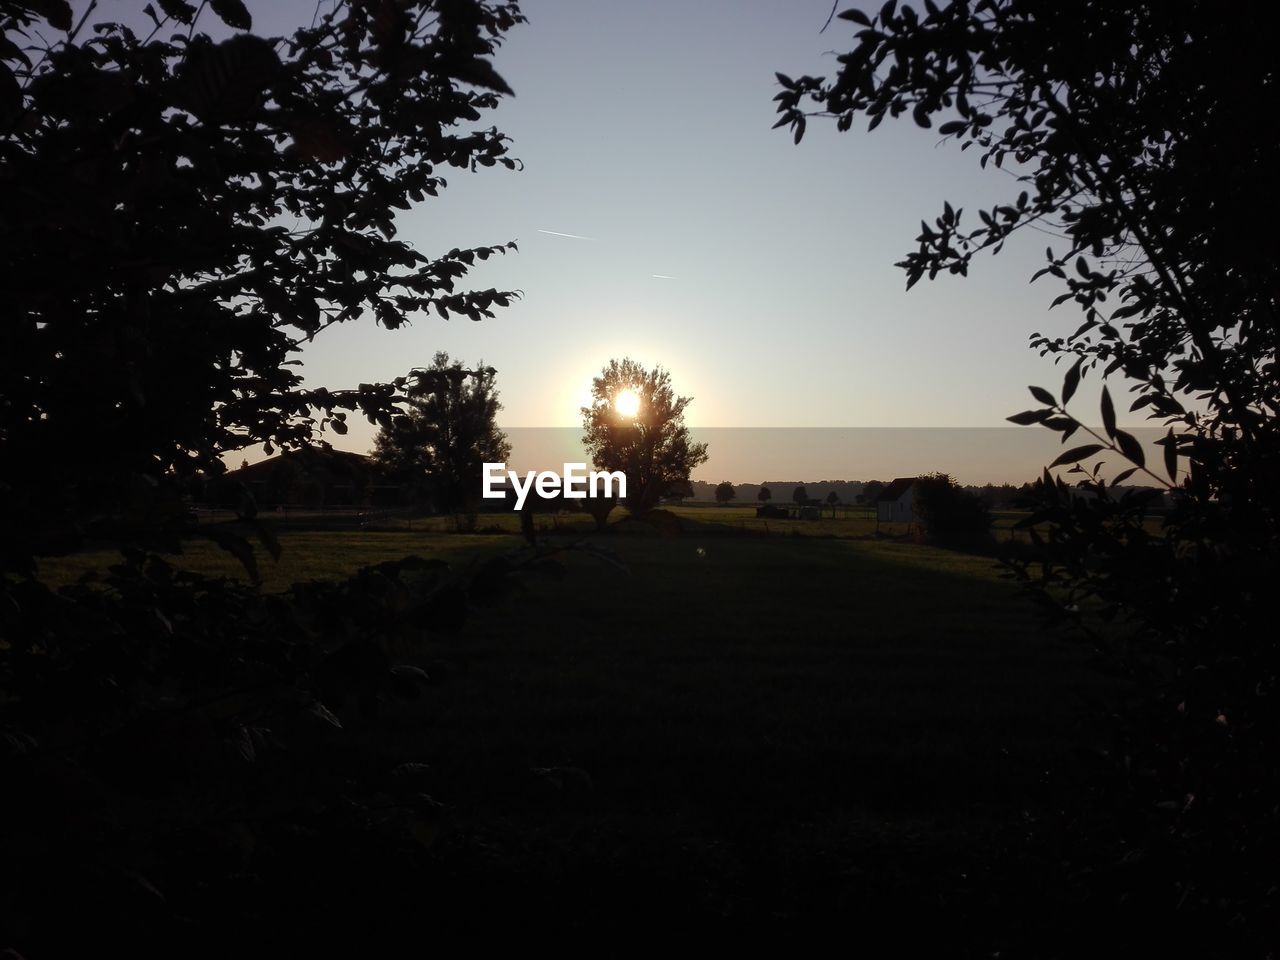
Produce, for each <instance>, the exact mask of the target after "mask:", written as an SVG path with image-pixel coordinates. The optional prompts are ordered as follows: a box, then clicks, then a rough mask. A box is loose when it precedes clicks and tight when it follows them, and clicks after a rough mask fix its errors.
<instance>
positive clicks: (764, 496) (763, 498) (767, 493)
mask: <svg viewBox="0 0 1280 960" xmlns="http://www.w3.org/2000/svg"><path fill="white" fill-rule="evenodd" d="M756 499H757V500H759V501H760V502H761V503H768V502H769V501H770V500H772V499H773V491H771V490H770V489H769V488H768V487H765V486H761V487H760V492H759V493H757V494H756Z"/></svg>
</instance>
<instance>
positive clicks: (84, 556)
mask: <svg viewBox="0 0 1280 960" xmlns="http://www.w3.org/2000/svg"><path fill="white" fill-rule="evenodd" d="M279 540H280V545H281V548H282V551H281V554H280V559H279V561H275V560H272V559H271V557H270V556H269V555H268V554H267V553H266V551H265V550H264V549H263V548H262V546H261V545H260V544H255V551H254V552H255V554H256V556H257V560H258V566H259V570H260V572H261V575H262V587H263V589H264V590H267V591H279V590H286V589H288V588H289V587H290V586H292V585H293V584H294V583H298V582H302V581H306V580H334V579H339V578H341V577H344V576H348V575H350V574H353V573H355V572H356V571H357V570H359V569H360V568H361V567H367V566H370V565H372V564H375V563H382V562H383V561H385V560H398V559H400V558H401V557H405V556H408V555H410V554H416V555H418V556H421V557H432V558H439V559H441V560H446V561H449V562H451V563H459V562H466V561H467V560H469V559H471V558H472V557H475V556H479V555H482V554H486V553H489V552H492V551H493V550H494V549H495V548H501V546H502V542H499V541H498V540H495V538H494V537H489V536H482V535H473V536H468V535H450V536H443V535H440V534H432V533H426V532H421V533H392V532H380V531H336V532H328V531H324V532H321V531H307V530H288V529H287V528H286V529H284V530H282V531H281V533H280V535H279ZM119 557H120V555H119V553H118V552H116V551H113V550H109V549H106V548H100V549H94V548H90V549H87V550H85V551H83V552H81V553H77V554H73V555H71V556H66V557H57V558H55V559H51V560H45V561H42V562H41V564H40V575H41V577H42V579H44V580H45V581H46V582H48V583H50V584H51V585H53V586H61V585H64V584H68V583H72V582H74V581H75V580H77V579H78V578H80V577H82V576H85V575H91V574H94V573H100V572H102V571H105V570H106V569H107V568H109V567H110V566H111V565H112V564H115V563H118V562H119ZM168 559H169V560H170V561H171V562H172V563H173V564H174V565H175V566H178V567H181V568H182V569H185V570H191V571H193V572H195V573H201V574H204V575H206V576H214V577H234V578H236V579H240V580H247V579H248V575H247V574H246V572H245V569H244V567H243V566H242V565H241V564H240V562H239V561H238V560H236V559H235V557H233V556H232V555H231V554H229V553H228V552H227V551H226V550H224V549H222V548H221V547H219V546H217V545H216V544H214V543H212V542H211V541H208V540H190V541H187V542H186V543H185V544H184V545H183V552H182V553H181V554H179V555H176V556H170V557H169V558H168Z"/></svg>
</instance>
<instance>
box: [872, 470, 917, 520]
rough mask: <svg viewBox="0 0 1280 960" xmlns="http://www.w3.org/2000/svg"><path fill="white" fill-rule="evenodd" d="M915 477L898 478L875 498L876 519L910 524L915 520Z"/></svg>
mask: <svg viewBox="0 0 1280 960" xmlns="http://www.w3.org/2000/svg"><path fill="white" fill-rule="evenodd" d="M915 490H916V478H915V477H898V478H897V479H896V480H894V481H893V483H891V484H889V485H888V486H887V487H885V488H884V489H883V490H881V491H880V496H878V497H876V519H877V520H879V521H881V522H888V523H911V522H912V521H913V520H914V519H915V513H914V508H915Z"/></svg>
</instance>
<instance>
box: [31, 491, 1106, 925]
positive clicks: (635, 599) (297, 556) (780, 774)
mask: <svg viewBox="0 0 1280 960" xmlns="http://www.w3.org/2000/svg"><path fill="white" fill-rule="evenodd" d="M675 513H676V516H677V519H678V521H679V523H678V524H677V526H679V527H680V530H679V531H678V532H677V531H675V530H673V529H667V531H666V532H667V533H668V534H670V535H668V536H660V535H653V534H652V533H648V534H647V535H646V532H645V531H644V530H640V529H632V530H631V531H630V532H631V533H633V534H635V535H630V536H628V535H624V534H626V533H627V532H628V527H627V525H626V524H622V525H619V526H618V527H617V528H615V530H614V532H613V533H612V534H606V535H603V536H596V535H592V537H591V538H592V540H593V541H594V542H595V543H597V544H599V545H601V546H604V547H606V548H607V549H608V550H610V551H613V552H614V553H615V554H616V556H617V559H618V560H619V561H620V566H619V565H614V564H609V563H604V562H601V561H600V560H599V559H598V558H596V557H592V556H590V555H587V554H586V553H583V552H579V551H574V550H568V551H566V552H565V553H563V554H562V557H563V558H564V560H565V567H566V570H565V575H564V576H563V577H562V578H559V579H555V578H545V577H528V578H526V579H525V580H523V581H522V585H521V588H520V589H519V590H518V591H517V593H516V594H515V595H514V596H511V597H508V598H507V599H505V600H504V601H503V602H501V603H500V604H498V605H496V606H494V607H487V608H483V609H481V610H479V611H477V612H476V613H475V615H474V616H473V617H472V619H471V620H470V622H469V623H468V625H467V627H466V628H465V630H464V631H463V633H462V634H461V635H459V636H456V637H453V638H451V639H449V640H447V641H440V642H438V643H436V644H434V645H433V646H432V647H431V648H429V649H424V650H422V651H421V653H420V659H421V662H422V663H423V664H424V665H425V666H426V667H427V669H428V670H429V672H431V673H433V674H437V675H439V676H441V677H442V678H443V682H442V683H441V684H440V685H439V686H437V687H434V688H432V690H431V693H430V695H429V696H428V697H426V698H424V699H423V700H421V701H417V702H414V703H409V704H405V703H394V704H391V705H389V709H388V710H387V711H385V712H384V713H383V715H382V716H380V717H379V718H378V719H377V720H376V721H368V723H371V724H373V725H374V726H375V727H376V730H370V731H369V732H370V734H371V735H372V734H375V733H376V737H374V736H371V742H372V741H374V740H382V741H386V740H387V738H388V737H389V738H390V741H391V742H393V743H394V744H395V752H397V753H398V754H399V755H400V756H404V755H405V754H408V755H412V756H413V757H415V758H416V759H418V760H420V761H421V762H423V763H426V764H429V765H430V767H431V769H432V771H433V772H432V783H431V784H430V785H429V788H430V792H431V793H432V795H433V796H436V797H437V798H438V799H440V800H443V801H445V802H447V803H448V804H450V806H451V809H452V813H451V818H450V824H451V828H450V830H449V831H447V832H446V834H445V835H444V838H443V839H442V840H441V842H440V843H439V844H438V846H437V849H436V852H435V855H436V856H437V857H438V858H439V860H440V862H441V864H442V865H443V866H444V868H445V869H446V870H447V871H449V872H450V876H451V877H452V878H453V880H452V882H451V886H450V890H451V891H453V892H452V893H450V894H449V896H450V897H454V896H456V897H457V898H459V900H458V902H459V903H461V902H462V901H463V900H465V899H466V898H467V897H471V896H475V897H480V896H486V897H488V896H495V894H494V893H493V890H494V884H495V883H498V884H499V886H501V885H502V884H503V883H505V884H507V885H508V889H507V894H506V895H507V896H509V897H510V898H512V899H513V901H519V902H520V903H521V904H523V906H522V907H521V909H527V910H529V911H531V912H532V913H533V914H535V915H536V914H537V913H538V911H544V912H545V911H551V912H555V911H561V910H565V909H569V907H568V906H567V904H569V903H571V902H574V903H578V904H582V903H589V904H590V908H591V909H592V910H594V911H596V912H597V913H599V911H602V910H603V911H606V912H607V911H608V910H609V909H611V907H610V904H613V905H615V906H616V905H617V903H618V902H620V901H619V898H626V897H634V896H635V895H636V884H637V883H642V884H643V883H648V882H649V881H653V883H659V881H660V883H659V886H658V887H656V888H652V889H649V894H648V895H652V896H655V897H657V898H658V900H660V901H662V902H663V903H664V904H666V906H665V907H664V909H672V910H675V909H679V910H681V911H693V912H694V913H696V914H697V915H698V916H701V917H708V916H710V917H716V916H736V917H739V918H741V917H742V916H743V915H744V913H745V914H750V913H753V912H756V911H760V910H765V911H767V912H768V915H770V916H776V917H780V918H789V917H804V916H809V915H815V914H816V913H829V912H830V911H838V910H841V909H845V907H846V906H848V904H850V903H854V902H856V903H857V904H858V905H859V907H858V909H859V910H860V911H864V910H866V909H867V908H868V905H871V907H873V908H874V905H875V904H877V903H881V901H883V905H884V909H886V910H888V909H891V908H892V909H899V908H900V907H901V905H902V904H903V903H907V902H914V900H913V898H919V897H924V898H926V899H928V898H932V897H934V896H943V895H945V896H947V897H951V896H954V895H956V890H957V889H962V888H963V887H964V883H965V882H966V881H964V880H963V879H962V878H964V877H975V878H976V877H977V876H979V875H981V874H983V873H984V871H986V872H990V871H991V870H993V869H997V868H998V864H994V863H993V861H992V855H991V851H992V850H993V849H995V848H996V845H998V844H999V843H1001V842H1003V840H1002V839H1001V838H1007V837H1008V836H1009V835H1010V834H1016V833H1017V831H1018V829H1019V827H1020V825H1021V824H1023V823H1024V822H1025V821H1026V819H1027V818H1033V817H1035V816H1037V811H1040V810H1042V809H1044V808H1046V807H1047V806H1048V805H1050V804H1051V803H1053V802H1054V798H1055V797H1056V795H1057V793H1058V791H1059V790H1060V788H1061V787H1062V784H1063V783H1064V782H1066V781H1069V780H1070V779H1071V777H1072V776H1073V770H1074V765H1075V762H1076V761H1075V758H1076V757H1077V756H1078V754H1079V752H1080V751H1081V750H1082V749H1083V748H1087V747H1089V746H1090V745H1092V744H1095V743H1098V742H1100V741H1101V737H1102V729H1101V726H1100V723H1099V720H1098V718H1100V717H1102V716H1103V715H1105V712H1106V711H1105V704H1106V703H1107V701H1108V700H1110V699H1112V698H1114V697H1115V696H1116V694H1117V691H1118V690H1119V686H1118V684H1117V683H1116V682H1114V681H1113V680H1111V679H1110V678H1108V677H1106V676H1104V675H1103V674H1102V673H1101V672H1099V671H1098V670H1096V669H1095V668H1094V667H1093V666H1092V665H1091V664H1090V662H1089V660H1088V659H1087V656H1086V653H1085V650H1084V648H1083V647H1082V646H1079V645H1074V644H1071V643H1068V642H1066V641H1065V640H1064V639H1063V638H1060V637H1053V636H1049V635H1047V634H1045V633H1044V632H1043V631H1042V630H1041V628H1040V627H1039V625H1038V622H1037V619H1036V615H1035V613H1034V612H1033V610H1032V609H1031V608H1030V606H1029V605H1028V604H1027V603H1026V602H1025V601H1024V600H1023V598H1021V597H1020V596H1019V595H1018V593H1017V590H1016V588H1015V587H1014V585H1013V584H1011V583H1010V582H1009V581H1007V580H1004V579H1001V577H1000V574H999V570H998V569H997V568H996V566H995V564H994V562H993V561H992V560H991V559H989V558H985V557H977V556H969V555H964V554H959V553H954V552H948V551H943V550H937V549H934V548H931V547H927V546H922V545H919V544H916V543H914V542H912V541H910V540H909V539H906V538H901V539H892V538H875V537H874V536H872V535H873V534H874V525H873V524H869V525H868V529H867V530H866V531H864V532H863V533H861V534H858V535H857V536H854V535H851V534H849V533H848V530H849V529H850V528H853V529H858V528H857V527H856V526H855V525H856V524H858V523H860V522H862V521H854V520H849V521H842V520H839V519H837V520H834V521H830V520H828V521H819V522H807V523H804V522H790V521H781V522H779V521H769V525H770V530H769V533H770V535H768V536H764V535H755V534H759V533H760V531H757V530H754V529H752V527H751V526H750V525H751V524H753V523H755V522H756V521H755V518H754V510H751V509H749V508H726V509H716V508H696V507H691V508H681V509H679V510H677V511H675ZM487 520H488V518H486V517H482V518H481V526H482V527H483V526H485V525H486V522H487ZM557 522H558V523H559V524H560V525H561V527H562V528H564V529H576V525H577V524H578V523H579V522H580V521H578V520H576V519H573V518H565V519H562V520H560V521H555V520H553V519H552V518H547V517H541V518H539V524H540V526H542V527H543V528H544V529H550V528H551V527H553V526H554V525H555V524H556V523H557ZM788 523H789V524H791V526H790V527H788V526H786V524H788ZM512 524H513V518H501V519H500V521H499V520H498V518H495V523H494V524H493V525H494V526H500V527H501V529H514V526H510V525H512ZM824 524H826V525H830V526H829V527H824ZM419 526H420V529H417V530H415V531H412V532H376V531H307V530H304V529H291V528H289V527H288V526H287V525H286V526H284V527H283V528H282V533H281V542H282V545H283V547H284V553H283V555H282V557H281V560H280V562H279V563H278V564H276V563H273V562H272V561H270V560H264V563H263V571H264V574H265V577H264V589H268V590H278V589H283V588H285V587H287V586H288V585H289V584H290V583H293V582H295V581H299V580H307V579H312V578H330V577H336V576H341V575H343V574H345V573H349V572H352V571H354V570H355V569H358V568H359V567H362V566H365V565H368V564H370V563H376V562H378V561H381V560H387V559H393V558H397V557H401V556H404V555H406V554H409V553H414V554H418V555H421V556H432V557H440V558H442V559H446V560H448V561H450V562H452V563H456V564H459V565H464V566H465V565H466V564H467V563H469V562H471V561H472V560H473V559H475V558H477V557H483V556H487V555H491V554H494V553H502V552H507V551H517V550H520V549H522V548H523V541H522V540H521V539H520V538H519V537H518V536H515V535H513V534H511V533H505V532H490V533H476V534H471V535H463V534H456V533H446V532H442V531H440V530H435V529H430V525H426V526H428V529H421V526H423V525H422V524H420V525H419ZM775 527H778V528H781V529H775ZM833 528H838V529H839V530H841V531H844V532H843V533H837V532H833ZM581 529H582V530H583V531H586V530H587V529H588V525H583V526H582V527H581ZM792 529H795V530H797V531H798V532H799V534H800V535H792V534H791V530H792ZM881 532H882V533H884V532H885V531H884V530H883V529H882V531H881ZM774 534H777V535H774ZM858 537H862V538H861V539H859V538H858ZM572 540H573V538H552V540H551V542H552V543H559V544H562V545H564V544H568V543H570V542H572ZM110 562H111V558H110V555H109V554H106V553H102V552H92V551H90V552H87V553H85V554H81V555H79V556H76V557H71V558H64V559H62V560H60V561H58V562H57V563H56V564H54V565H52V566H50V567H49V568H48V570H47V571H46V574H47V575H48V576H49V577H50V579H53V580H55V581H56V580H61V581H62V582H67V581H69V580H71V579H74V578H75V577H78V576H81V575H84V574H86V573H89V572H91V571H93V570H96V569H102V568H103V567H105V566H106V565H107V564H109V563H110ZM178 562H179V563H180V565H183V566H186V567H189V568H191V569H195V570H198V571H201V572H204V573H210V574H224V575H232V576H243V571H241V570H240V569H239V568H238V566H237V565H236V563H235V561H234V560H232V559H231V558H229V557H228V556H227V555H225V554H223V553H222V552H221V551H219V550H217V549H216V548H215V547H213V546H212V545H211V544H208V543H193V544H191V545H189V546H188V548H187V550H186V553H185V554H184V555H183V556H182V557H181V558H180V559H179V560H178ZM361 722H364V721H356V723H357V729H358V724H359V723H361ZM645 878H648V880H645ZM886 898H887V899H886ZM842 904H844V905H845V906H842ZM575 909H576V908H575ZM560 919H561V920H563V919H565V918H564V917H561V918H560Z"/></svg>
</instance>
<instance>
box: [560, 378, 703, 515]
mask: <svg viewBox="0 0 1280 960" xmlns="http://www.w3.org/2000/svg"><path fill="white" fill-rule="evenodd" d="M623 390H634V391H635V392H636V394H637V395H638V396H639V398H640V409H639V411H638V412H637V413H636V415H635V416H634V417H630V416H625V415H623V414H622V413H620V412H619V411H618V409H617V407H616V406H615V404H614V401H615V399H616V398H617V396H618V394H619V393H621V392H622V391H623ZM691 401H692V398H691V397H678V396H676V394H675V390H674V389H672V386H671V375H670V374H669V373H667V371H665V370H663V369H662V368H661V367H654V368H653V370H652V371H650V370H646V369H645V368H644V367H642V366H641V365H640V364H638V363H636V362H635V361H634V360H632V359H630V358H625V359H623V360H621V361H618V360H610V361H609V363H608V365H607V366H606V367H605V368H604V370H603V372H602V373H601V375H600V376H598V377H596V378H595V379H594V380H593V381H592V383H591V406H589V407H583V408H582V426H583V429H584V431H585V434H584V436H583V438H582V442H583V445H584V446H585V447H586V449H587V452H588V453H589V454H590V456H591V458H592V460H593V461H594V462H595V465H596V466H597V467H598V468H600V469H604V470H621V471H622V472H623V473H624V474H625V475H626V477H627V497H626V500H625V501H624V502H625V505H626V507H627V509H628V510H630V511H631V512H632V513H633V514H637V515H639V514H643V513H647V512H648V511H649V510H651V509H653V507H655V506H657V504H658V502H659V501H660V500H661V499H662V497H664V496H666V495H667V492H668V491H669V490H671V489H672V487H673V485H674V484H676V483H679V482H685V483H687V482H688V481H689V474H690V473H691V472H692V471H693V469H694V468H695V467H697V466H698V465H699V464H702V463H705V462H706V460H707V445H706V444H705V443H693V442H691V440H690V438H689V430H688V428H687V427H686V426H685V424H684V411H685V408H686V407H687V406H688V405H689V403H690V402H691Z"/></svg>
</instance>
